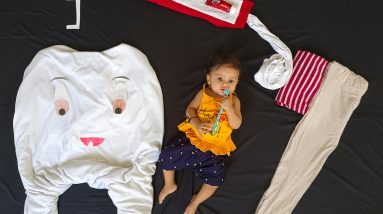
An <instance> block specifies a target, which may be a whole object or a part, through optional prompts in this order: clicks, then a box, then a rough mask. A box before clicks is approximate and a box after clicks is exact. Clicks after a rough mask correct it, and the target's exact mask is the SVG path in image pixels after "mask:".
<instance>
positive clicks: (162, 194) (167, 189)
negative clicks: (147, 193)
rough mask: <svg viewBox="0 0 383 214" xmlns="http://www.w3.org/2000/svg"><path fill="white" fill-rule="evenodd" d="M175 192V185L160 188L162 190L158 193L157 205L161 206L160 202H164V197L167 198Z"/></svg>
mask: <svg viewBox="0 0 383 214" xmlns="http://www.w3.org/2000/svg"><path fill="white" fill-rule="evenodd" d="M176 190H177V185H176V184H170V185H165V186H164V187H163V188H162V190H161V192H160V195H159V196H158V202H159V204H162V202H163V201H164V199H165V198H166V196H168V195H169V194H171V193H173V192H174V191H176Z"/></svg>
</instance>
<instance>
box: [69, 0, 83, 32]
mask: <svg viewBox="0 0 383 214" xmlns="http://www.w3.org/2000/svg"><path fill="white" fill-rule="evenodd" d="M66 29H70V30H72V29H80V0H76V24H74V25H67V26H66Z"/></svg>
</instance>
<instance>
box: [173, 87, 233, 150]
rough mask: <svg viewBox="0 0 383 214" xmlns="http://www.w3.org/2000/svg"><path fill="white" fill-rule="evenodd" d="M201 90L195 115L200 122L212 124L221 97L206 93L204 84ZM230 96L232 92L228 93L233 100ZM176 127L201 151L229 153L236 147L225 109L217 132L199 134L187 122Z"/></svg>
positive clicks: (230, 96) (231, 99)
mask: <svg viewBox="0 0 383 214" xmlns="http://www.w3.org/2000/svg"><path fill="white" fill-rule="evenodd" d="M202 91H203V92H202V100H201V103H200V105H199V106H198V109H197V116H198V118H199V119H200V121H201V122H210V123H211V124H214V122H215V120H216V118H217V115H218V113H219V110H220V105H219V101H221V99H219V98H213V97H211V96H209V95H207V94H206V92H205V85H204V86H203V89H202ZM232 96H233V95H232V94H230V95H229V99H230V101H231V102H233V98H232ZM178 129H179V130H180V131H182V132H185V134H186V136H187V137H188V138H189V139H190V143H191V144H193V145H194V146H195V147H197V148H198V149H199V150H201V151H203V152H206V151H211V152H212V153H214V154H215V155H230V152H232V151H234V150H235V149H236V148H237V147H236V146H235V144H234V142H233V140H232V139H231V132H232V131H233V129H232V128H231V127H230V125H229V121H228V119H227V113H226V111H225V110H224V111H223V112H222V114H221V117H220V120H219V123H218V126H217V132H216V133H215V134H214V135H211V132H208V133H206V134H203V135H202V136H201V135H200V134H199V132H198V131H197V129H196V128H195V127H194V126H193V125H191V123H188V122H182V123H181V124H179V125H178Z"/></svg>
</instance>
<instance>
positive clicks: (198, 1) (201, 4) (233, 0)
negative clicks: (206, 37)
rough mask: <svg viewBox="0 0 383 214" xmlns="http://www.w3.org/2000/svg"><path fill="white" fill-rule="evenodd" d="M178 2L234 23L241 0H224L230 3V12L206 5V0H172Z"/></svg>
mask: <svg viewBox="0 0 383 214" xmlns="http://www.w3.org/2000/svg"><path fill="white" fill-rule="evenodd" d="M173 1H174V2H177V3H178V4H182V5H184V6H186V7H190V8H192V9H194V10H196V11H199V12H201V13H205V14H207V15H209V16H212V17H214V18H217V19H221V20H223V21H225V22H228V23H231V24H235V22H236V21H237V18H238V16H239V12H240V9H241V6H242V3H243V1H242V0H225V1H226V2H227V3H229V4H231V8H230V12H225V11H222V10H220V9H217V8H214V7H211V6H208V5H206V4H205V3H206V0H193V1H190V0H173Z"/></svg>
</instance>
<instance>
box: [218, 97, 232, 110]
mask: <svg viewBox="0 0 383 214" xmlns="http://www.w3.org/2000/svg"><path fill="white" fill-rule="evenodd" d="M219 104H220V105H221V106H222V108H223V109H225V110H226V111H227V110H228V109H231V108H233V105H232V104H231V103H230V101H229V99H227V98H226V99H224V100H222V101H221V102H220V103H219Z"/></svg>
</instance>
